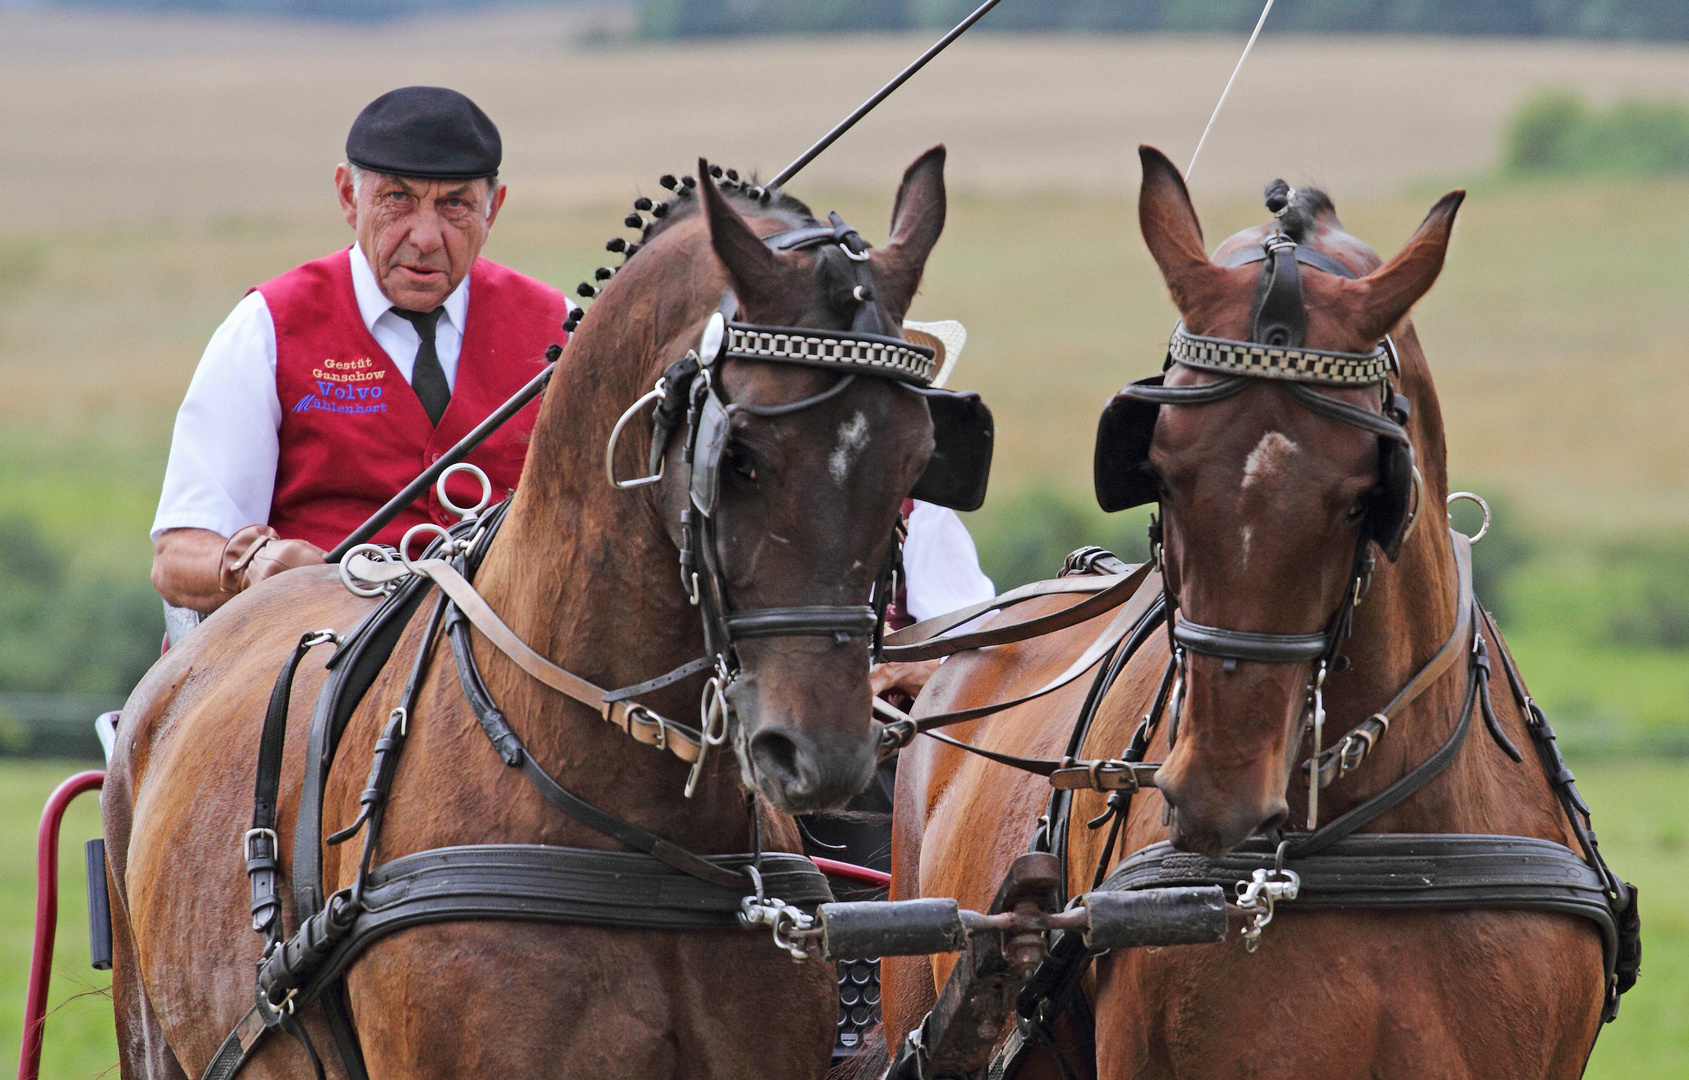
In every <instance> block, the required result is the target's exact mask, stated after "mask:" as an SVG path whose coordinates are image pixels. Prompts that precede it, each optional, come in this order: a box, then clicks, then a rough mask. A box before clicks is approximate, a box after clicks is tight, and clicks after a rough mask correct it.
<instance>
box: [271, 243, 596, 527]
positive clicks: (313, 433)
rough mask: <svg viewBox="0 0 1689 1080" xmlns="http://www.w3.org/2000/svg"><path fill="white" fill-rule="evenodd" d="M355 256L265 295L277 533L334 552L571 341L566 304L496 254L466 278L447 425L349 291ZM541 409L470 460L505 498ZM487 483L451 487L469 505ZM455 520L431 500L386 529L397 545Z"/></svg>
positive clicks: (294, 277)
mask: <svg viewBox="0 0 1689 1080" xmlns="http://www.w3.org/2000/svg"><path fill="white" fill-rule="evenodd" d="M350 251H351V249H347V250H346V251H340V252H336V253H335V254H333V255H330V256H328V257H327V258H324V259H317V260H316V261H314V262H308V263H306V264H305V265H303V266H300V267H297V268H295V269H293V270H290V271H288V272H287V273H285V274H283V275H282V276H281V277H278V278H276V279H275V280H274V281H270V282H266V283H265V284H263V285H260V286H258V291H259V292H261V293H263V294H264V302H265V303H266V304H268V305H269V308H270V317H271V319H272V320H273V321H274V322H275V326H276V393H277V395H278V396H279V397H280V399H281V408H282V422H281V431H280V439H281V453H280V458H279V460H278V461H277V463H276V487H275V494H274V496H273V498H272V501H271V504H270V521H269V524H270V526H271V527H272V528H274V529H275V530H276V531H277V532H278V533H280V534H281V535H282V536H284V537H287V538H290V539H293V538H298V539H303V540H309V541H310V542H311V543H313V544H316V545H317V546H318V547H321V548H325V549H327V548H332V547H334V546H335V545H336V544H338V543H340V541H341V540H344V539H345V538H346V535H347V534H348V533H350V532H351V531H352V530H353V529H355V528H357V527H358V526H359V525H361V524H363V523H364V521H365V520H367V519H368V518H369V516H370V515H371V514H373V513H375V511H377V510H378V509H380V508H381V506H382V504H384V503H385V502H386V501H387V500H388V499H390V498H392V497H393V496H394V495H395V494H397V493H398V491H399V489H400V488H402V487H404V486H405V484H407V483H409V482H410V481H411V480H413V479H415V477H416V475H417V474H418V473H420V472H421V471H422V470H423V469H425V468H427V467H428V466H429V465H431V464H433V463H434V462H435V461H436V460H438V459H439V457H440V455H441V454H442V453H444V452H445V451H446V450H448V449H450V448H451V446H452V444H454V443H456V442H457V441H458V440H459V439H461V438H463V437H464V436H465V435H467V434H468V433H469V431H470V429H471V428H473V427H474V426H475V425H476V424H478V423H480V422H481V421H482V420H484V419H486V417H487V415H488V414H489V413H491V412H492V411H493V410H494V409H496V408H498V407H499V406H500V405H502V404H504V403H505V402H506V401H507V400H509V398H510V396H511V395H512V394H514V393H515V392H516V391H517V390H519V389H521V388H522V386H523V384H525V383H527V382H528V380H530V379H532V378H533V377H534V376H535V375H536V374H538V373H539V371H540V369H541V368H543V367H544V366H545V350H546V347H547V346H548V345H550V344H552V343H553V342H556V343H557V344H560V345H561V344H563V343H564V341H565V340H566V338H565V335H564V333H563V330H562V327H561V323H562V320H563V317H564V316H565V315H566V314H567V312H568V306H569V305H568V300H567V299H566V298H565V297H564V295H563V294H562V293H560V292H558V291H557V290H556V289H553V288H552V287H551V286H549V285H546V284H544V283H543V282H539V281H535V280H534V279H533V278H529V277H524V276H523V275H521V274H518V273H517V272H516V271H514V270H510V269H507V268H505V267H503V266H500V265H498V264H497V263H492V262H488V261H487V260H486V259H477V260H476V261H475V265H474V266H472V267H471V268H470V271H469V312H468V317H467V320H466V321H467V324H468V325H466V326H465V327H464V331H463V351H462V353H461V354H460V355H459V357H458V363H457V377H456V379H455V381H454V385H453V387H452V399H451V403H450V404H449V405H448V406H447V407H446V411H445V413H444V415H442V416H441V417H440V426H439V427H437V428H436V427H434V426H433V425H432V424H430V423H429V422H428V414H427V413H426V412H424V411H423V408H422V403H421V402H420V401H418V400H417V397H416V393H415V391H413V390H412V389H411V387H410V384H409V383H407V382H406V381H405V377H404V376H403V375H401V374H400V373H399V369H398V368H396V367H394V365H393V361H392V360H391V359H389V358H388V356H387V353H386V352H384V351H383V350H382V348H381V346H380V345H377V344H376V342H375V339H374V338H373V337H371V336H370V333H369V330H368V328H367V327H365V326H364V320H363V317H362V316H361V315H360V314H359V312H358V301H357V296H356V294H355V293H354V291H353V288H352V269H351V262H350ZM538 414H539V402H538V401H535V402H534V403H532V404H530V405H529V406H528V407H527V408H525V409H523V410H522V411H521V412H520V413H518V414H517V415H516V416H515V417H513V418H512V419H511V420H510V421H509V422H508V423H506V424H505V425H504V427H502V428H501V429H499V430H498V431H497V432H495V433H494V434H493V435H492V437H491V438H489V439H488V440H487V441H486V442H485V443H483V444H481V446H480V447H479V448H478V449H477V450H476V451H475V452H474V453H473V454H470V455H469V461H471V462H473V463H474V464H476V465H479V466H480V467H481V468H482V470H484V471H485V472H486V474H487V476H488V478H489V479H491V480H492V483H493V498H494V501H497V500H498V499H502V498H503V497H504V496H506V495H507V494H509V492H510V491H511V489H513V488H515V486H516V481H517V479H518V478H519V477H520V476H521V475H522V462H523V459H524V458H525V457H526V456H527V452H528V439H529V435H530V434H531V433H532V431H533V427H534V419H535V417H536V416H538ZM480 493H481V492H480V486H479V485H478V484H476V483H475V482H474V481H472V480H470V479H469V478H467V477H463V476H458V477H454V478H453V482H452V486H451V496H452V499H453V501H455V502H457V503H459V504H460V505H466V506H467V505H472V504H473V503H474V502H475V501H476V499H477V498H478V497H479V496H480ZM456 520H457V516H456V515H455V514H452V513H450V512H449V511H447V510H446V509H445V508H444V507H443V506H441V505H440V504H439V501H438V500H437V499H436V498H435V495H434V493H433V492H432V491H430V492H429V494H428V497H427V498H426V500H424V499H418V500H417V501H416V502H415V503H414V504H412V505H411V506H410V507H409V508H408V509H407V510H405V512H404V513H402V514H400V515H399V516H398V518H396V519H395V520H394V521H393V522H392V523H391V524H389V525H388V526H387V527H386V528H385V529H383V530H381V532H379V533H377V534H376V536H375V539H376V541H377V542H379V543H384V544H397V543H398V542H399V538H400V537H401V536H403V535H404V533H405V530H406V529H409V528H410V527H411V526H413V525H416V524H418V523H420V522H423V521H434V522H436V523H437V524H441V525H447V524H451V523H452V522H455V521H456Z"/></svg>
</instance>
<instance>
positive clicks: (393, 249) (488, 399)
mask: <svg viewBox="0 0 1689 1080" xmlns="http://www.w3.org/2000/svg"><path fill="white" fill-rule="evenodd" d="M501 157H502V146H501V143H500V139H499V133H498V129H497V128H496V127H494V126H493V123H492V121H491V120H489V119H488V118H487V116H486V114H485V113H483V112H482V111H481V110H480V109H479V108H477V107H476V106H475V104H474V102H472V101H470V100H469V99H468V98H467V97H464V96H463V95H462V94H460V93H457V92H456V91H454V90H447V89H443V88H440V87H426V86H411V87H405V88H403V89H399V90H394V91H391V92H389V93H386V94H383V95H382V96H381V97H379V98H376V99H375V101H373V102H371V103H370V104H369V106H368V107H367V108H365V109H364V111H363V112H362V113H360V114H359V116H358V118H357V120H356V121H354V122H353V124H352V129H351V132H350V134H349V135H348V136H347V138H346V161H345V163H343V164H342V165H340V166H339V167H338V168H337V169H336V170H335V174H334V179H335V186H336V187H337V188H338V190H339V195H340V206H341V209H342V211H344V213H345V215H346V221H347V224H349V225H351V226H352V228H353V230H354V231H355V232H356V234H357V242H356V243H355V244H353V245H352V247H350V248H348V249H346V250H343V251H339V252H336V253H335V254H333V255H329V256H327V257H326V258H322V259H317V260H316V261H314V262H308V263H306V264H305V265H303V266H300V267H296V268H295V269H293V270H290V271H288V272H287V273H285V274H283V275H282V276H280V277H278V278H276V279H274V280H272V281H269V282H267V283H265V284H263V285H260V286H258V287H257V288H256V289H254V290H252V291H251V292H249V293H248V294H247V296H246V298H245V299H244V300H242V301H241V302H240V303H239V304H238V305H236V306H235V309H234V311H233V312H232V313H231V314H230V315H229V317H228V318H227V319H226V320H225V321H224V322H223V325H222V326H221V327H219V328H218V329H217V332H216V333H215V334H213V335H212V338H211V343H210V345H209V346H207V348H206V350H205V355H204V357H203V358H202V359H201V360H200V364H199V368H198V369H197V370H196V371H195V372H194V377H193V381H192V383H191V384H190V385H189V387H188V393H187V397H186V398H185V399H184V400H183V402H182V408H181V411H180V412H179V413H178V414H177V416H176V428H175V433H174V437H173V439H172V442H171V447H170V462H169V465H168V466H167V468H166V471H165V476H164V491H163V494H162V496H161V497H160V500H159V507H158V515H157V517H156V518H155V519H154V521H153V528H152V537H153V541H154V545H155V548H154V555H153V571H152V579H153V584H154V585H155V586H156V587H157V589H158V591H159V594H160V595H161V596H163V597H164V601H165V605H166V613H167V616H168V618H167V623H168V624H169V627H170V631H171V637H172V639H176V638H179V637H180V636H181V634H182V633H185V632H186V631H187V630H188V629H190V628H191V627H192V626H193V625H194V624H195V623H197V622H198V621H199V618H200V617H202V616H203V615H206V614H209V613H210V612H212V611H214V610H216V609H217V608H218V607H219V606H221V605H222V604H223V603H225V602H226V601H227V600H228V599H229V598H230V597H232V596H234V595H235V594H236V593H238V592H240V591H241V590H243V589H245V588H247V587H249V586H251V585H252V584H254V583H255V582H257V581H260V580H262V579H263V578H266V577H268V576H270V575H272V574H275V573H279V572H280V571H282V570H286V569H289V568H291V567H295V566H304V565H308V564H311V563H320V562H321V561H322V559H323V555H324V553H325V552H326V550H327V549H329V548H331V547H333V546H334V545H336V544H338V543H339V542H340V541H341V540H342V539H343V538H344V537H345V536H346V534H348V533H350V532H351V531H352V530H353V529H354V528H356V527H357V526H358V525H360V524H362V523H363V522H364V521H365V520H366V519H367V518H368V517H369V516H370V515H371V514H373V513H374V512H375V511H376V510H377V509H378V508H380V507H381V506H382V504H384V503H385V502H386V501H387V500H388V499H390V498H392V497H393V496H394V495H395V494H397V493H398V491H399V489H400V488H402V487H403V486H404V485H405V484H406V483H408V482H409V481H410V480H412V479H413V478H414V477H415V476H416V475H417V474H418V473H420V472H421V471H422V470H423V469H424V468H426V467H427V466H428V465H430V464H432V463H433V462H434V461H435V460H436V459H438V458H439V457H440V455H441V454H442V453H443V452H444V451H445V450H447V449H448V448H450V447H451V446H452V444H454V443H456V442H457V441H458V440H459V439H461V438H462V437H463V436H464V435H466V434H468V432H469V431H470V429H471V428H473V427H474V426H475V425H476V424H477V423H479V422H480V421H481V420H483V419H485V418H486V416H487V415H488V414H489V413H490V412H492V411H493V410H494V409H495V408H497V407H498V406H499V405H501V404H503V403H504V402H505V401H506V400H507V399H509V397H510V396H511V395H512V394H514V393H515V392H516V391H517V390H518V389H520V388H521V387H522V386H523V385H524V384H525V383H527V382H528V381H529V380H530V379H532V378H533V377H534V375H536V374H537V373H538V372H539V371H540V369H541V368H542V367H543V366H544V364H545V351H546V348H547V346H549V345H551V344H553V343H557V344H562V343H563V341H564V334H563V331H562V329H561V325H560V324H561V322H562V320H563V319H564V317H565V316H566V315H567V314H568V311H569V301H568V299H567V298H566V297H565V296H564V295H563V294H562V293H560V292H558V291H557V290H555V289H553V288H551V287H550V286H549V285H546V284H544V283H542V282H539V281H536V280H534V279H533V278H529V277H525V276H523V275H521V274H518V273H516V272H515V271H513V270H509V269H507V268H505V267H503V266H499V265H498V264H496V263H492V262H488V261H487V260H485V259H482V258H480V257H479V256H480V253H481V248H482V246H483V245H484V244H485V243H486V241H487V234H488V232H489V231H490V230H491V228H492V225H493V222H494V220H496V219H497V217H498V212H499V208H500V207H501V206H503V205H504V197H505V187H504V185H503V184H500V183H499V182H498V168H499V163H500V159H501ZM538 409H539V403H538V402H537V401H536V402H535V403H533V404H531V405H530V406H528V408H526V409H524V410H523V411H522V412H521V413H519V414H518V415H517V416H516V417H515V418H514V419H512V420H511V421H510V422H509V423H507V424H505V425H504V427H503V428H502V429H500V430H499V431H498V432H497V433H496V434H494V435H493V436H492V437H491V438H490V439H488V440H487V442H485V443H484V444H482V446H481V447H480V448H479V449H478V450H476V451H475V453H473V454H471V455H470V456H469V460H470V461H471V462H473V463H474V464H476V465H478V466H480V467H481V469H482V470H483V471H485V472H486V474H487V476H488V477H489V478H490V479H491V480H492V483H493V486H494V497H495V499H496V498H500V497H503V496H504V495H505V494H506V493H508V491H509V490H510V489H511V488H513V487H515V485H516V481H517V477H518V476H519V475H520V473H521V471H522V461H523V457H524V455H525V453H526V450H527V444H528V435H529V433H530V432H531V431H532V429H533V424H534V418H535V416H536V415H537V413H538ZM471 488H473V490H471ZM479 494H480V491H479V489H478V488H475V487H474V485H466V487H465V492H464V494H463V495H462V496H458V495H457V493H456V492H455V491H454V493H453V496H454V499H459V500H460V501H462V502H465V503H473V502H474V501H475V499H476V497H477V496H478V495H479ZM455 520H456V516H455V515H453V514H451V513H449V512H448V511H446V510H445V508H444V507H442V506H440V505H439V503H438V501H437V500H436V499H435V497H434V495H433V494H432V493H430V495H429V496H428V498H427V500H426V501H425V500H422V499H419V500H417V502H416V503H415V504H414V505H412V506H411V507H410V508H409V509H408V510H406V511H405V512H404V513H402V514H400V515H399V517H398V518H397V519H396V520H394V521H393V522H392V523H391V524H390V525H388V526H387V527H386V528H385V529H383V530H382V531H381V532H380V533H379V534H377V536H376V537H375V538H374V539H375V540H376V541H377V542H379V543H386V544H396V543H398V541H399V538H400V537H401V536H402V535H403V534H404V532H405V530H407V529H409V528H410V527H411V526H413V525H416V524H418V523H420V522H425V521H434V522H436V523H438V524H442V525H444V524H449V523H451V522H453V521H455Z"/></svg>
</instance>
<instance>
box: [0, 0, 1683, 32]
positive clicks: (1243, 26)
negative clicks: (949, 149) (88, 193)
mask: <svg viewBox="0 0 1689 1080" xmlns="http://www.w3.org/2000/svg"><path fill="white" fill-rule="evenodd" d="M6 2H8V0H0V4H4V3H6ZM10 2H16V0H10ZM46 2H47V3H50V4H52V5H53V6H58V7H67V8H78V7H80V8H118V9H125V10H130V11H160V12H162V11H187V12H201V13H219V14H262V15H280V16H286V17H294V18H306V19H326V20H334V21H350V22H371V21H379V20H386V19H396V18H415V17H418V16H427V15H436V14H441V13H445V12H454V11H463V10H469V9H474V8H481V7H491V6H494V5H495V4H498V5H499V6H505V7H508V6H510V4H509V0H46ZM606 2H607V0H527V5H526V6H535V7H542V6H544V7H581V6H591V5H594V4H599V5H603V4H605V3H606ZM976 6H978V0H640V2H639V8H640V27H641V32H642V33H643V34H644V35H646V36H648V37H656V38H686V37H722V36H732V35H740V34H781V33H804V34H815V33H830V32H835V31H849V30H904V29H910V28H915V27H935V26H941V25H950V24H953V23H955V22H957V21H959V20H960V19H961V17H962V16H963V15H965V14H967V13H968V12H969V11H971V10H972V9H973V8H975V7H976ZM1260 10H1261V5H1260V3H1259V2H1257V0H1036V2H1034V3H1020V4H1014V3H1011V4H1005V5H1003V6H1002V8H1001V9H1000V10H999V11H996V12H993V14H992V16H991V21H990V23H989V24H988V25H989V28H990V29H994V30H1046V31H1048V30H1054V31H1098V30H1102V31H1111V30H1112V31H1143V30H1179V31H1205V30H1222V31H1236V30H1247V29H1249V27H1250V26H1252V25H1253V24H1254V21H1255V19H1256V17H1257V16H1258V15H1259V14H1260ZM1273 24H1274V26H1275V28H1276V29H1278V30H1281V31H1293V32H1300V33H1340V34H1355V33H1397V34H1400V33H1436V34H1484V35H1505V36H1522V37H1544V36H1548V37H1582V38H1611V39H1621V40H1650V39H1652V40H1679V41H1681V40H1686V39H1689V4H1685V3H1684V2H1683V0H1279V3H1278V4H1277V5H1276V6H1275V9H1274V13H1273Z"/></svg>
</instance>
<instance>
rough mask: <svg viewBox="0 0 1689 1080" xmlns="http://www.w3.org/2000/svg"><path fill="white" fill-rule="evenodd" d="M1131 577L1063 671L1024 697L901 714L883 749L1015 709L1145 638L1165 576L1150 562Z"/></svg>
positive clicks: (888, 728)
mask: <svg viewBox="0 0 1689 1080" xmlns="http://www.w3.org/2000/svg"><path fill="white" fill-rule="evenodd" d="M1127 580H1129V581H1135V582H1136V583H1137V585H1138V586H1139V587H1138V588H1137V589H1136V590H1135V591H1134V592H1132V593H1131V595H1130V597H1129V598H1128V599H1127V600H1126V602H1125V603H1123V604H1121V605H1120V610H1119V611H1118V612H1117V613H1116V614H1115V616H1114V618H1113V619H1111V620H1110V621H1109V624H1108V626H1107V627H1105V628H1104V630H1103V631H1102V633H1101V634H1099V635H1098V636H1097V637H1096V638H1095V639H1093V640H1092V642H1091V643H1090V644H1089V645H1088V646H1086V647H1085V650H1084V651H1083V652H1082V653H1080V654H1079V656H1078V657H1076V658H1075V659H1074V661H1073V662H1072V663H1071V664H1069V665H1068V667H1067V669H1066V670H1065V671H1063V672H1062V673H1061V674H1060V675H1057V676H1056V677H1055V678H1053V679H1051V680H1050V681H1049V682H1047V683H1045V684H1044V685H1043V686H1040V687H1039V688H1038V689H1036V690H1033V691H1032V692H1030V693H1027V694H1023V695H1021V696H1020V697H1016V698H1011V699H1010V700H1008V701H997V702H990V703H988V704H985V705H976V706H973V707H971V708H967V709H957V710H955V711H952V712H944V713H934V714H931V715H928V716H922V717H918V718H917V717H907V716H905V717H901V718H900V719H897V720H896V721H894V722H893V723H890V724H887V725H885V726H884V727H883V728H882V729H881V732H880V740H881V741H880V748H881V752H882V753H888V752H890V751H891V750H893V749H896V748H897V747H900V746H907V745H908V744H909V742H910V740H912V739H913V738H914V737H915V736H916V735H924V734H928V733H930V732H932V731H933V730H934V729H936V728H941V727H947V726H949V725H951V724H960V723H962V722H964V721H967V720H977V719H978V718H980V717H982V716H989V715H991V714H992V713H995V712H1002V711H1003V710H1004V709H1012V708H1014V707H1015V706H1017V705H1024V704H1026V703H1027V702H1029V701H1035V700H1037V699H1038V698H1041V697H1044V696H1045V695H1047V694H1050V693H1053V692H1055V691H1056V690H1059V689H1061V688H1062V687H1064V686H1066V685H1067V684H1069V683H1071V682H1073V681H1074V680H1075V679H1077V678H1079V676H1081V675H1083V674H1085V672H1087V671H1089V670H1091V669H1092V668H1093V667H1096V666H1097V664H1098V663H1099V662H1100V661H1101V660H1102V659H1103V657H1105V656H1107V655H1109V654H1111V653H1112V652H1114V650H1115V649H1116V648H1117V647H1119V645H1120V643H1121V642H1122V641H1125V640H1126V639H1127V638H1129V637H1138V638H1141V637H1142V636H1143V635H1144V631H1145V628H1146V627H1152V626H1153V625H1154V624H1155V623H1156V622H1157V621H1158V620H1159V619H1160V618H1161V612H1162V607H1161V605H1162V590H1161V580H1160V577H1159V576H1158V575H1156V574H1154V573H1153V572H1152V569H1151V567H1150V566H1149V564H1148V563H1145V564H1144V565H1143V566H1140V567H1139V568H1138V569H1137V570H1136V571H1134V572H1133V573H1132V574H1131V575H1130V576H1129V577H1128V578H1127ZM875 708H876V709H878V710H880V711H882V712H884V711H888V710H889V707H886V706H883V705H882V704H876V705H875ZM957 745H960V746H963V748H964V749H972V748H971V747H967V746H966V744H961V743H958V744H957Z"/></svg>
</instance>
